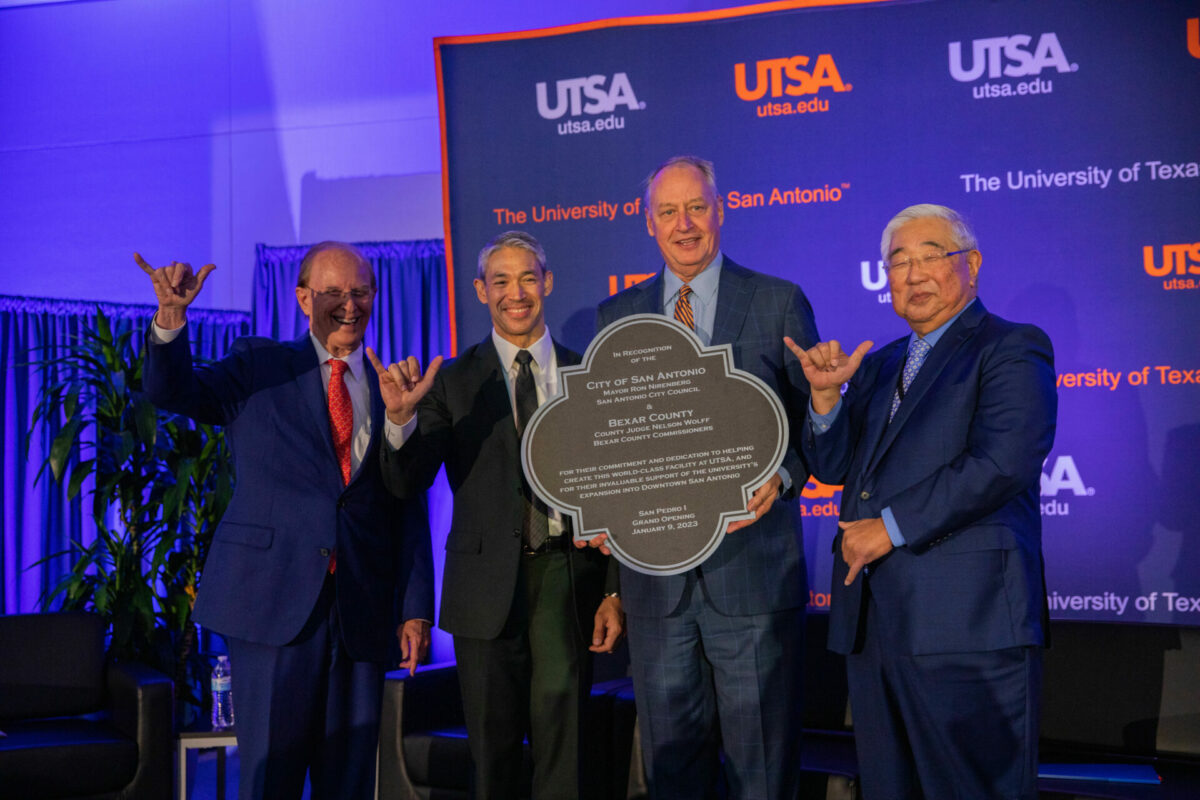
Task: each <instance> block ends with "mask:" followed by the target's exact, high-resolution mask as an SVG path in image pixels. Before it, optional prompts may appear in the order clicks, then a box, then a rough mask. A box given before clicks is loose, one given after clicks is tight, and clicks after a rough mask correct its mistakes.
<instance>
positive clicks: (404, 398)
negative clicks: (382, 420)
mask: <svg viewBox="0 0 1200 800" xmlns="http://www.w3.org/2000/svg"><path fill="white" fill-rule="evenodd" d="M367 358H368V359H370V361H371V365H372V366H373V367H375V372H376V373H377V374H378V375H379V393H380V395H382V396H383V405H384V406H385V407H386V408H387V415H388V419H389V420H391V421H392V422H393V423H395V424H396V425H403V424H404V423H406V422H408V421H409V420H410V419H412V415H413V414H414V413H415V412H416V410H417V403H418V402H420V400H421V398H422V397H424V396H425V395H426V394H428V393H429V389H430V387H432V386H433V378H434V376H435V375H437V371H438V368H439V367H441V366H442V357H441V356H437V357H436V358H434V359H433V360H432V361H430V362H429V368H428V369H427V370H426V371H425V373H424V375H422V374H421V362H419V361H417V357H416V356H409V357H408V358H407V359H405V360H404V361H401V362H399V363H396V364H392V365H390V366H387V367H385V366H384V365H383V362H382V361H380V360H379V356H377V355H376V354H375V351H374V350H372V349H371V348H370V347H368V348H367Z"/></svg>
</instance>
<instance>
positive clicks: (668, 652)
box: [629, 572, 804, 800]
mask: <svg viewBox="0 0 1200 800" xmlns="http://www.w3.org/2000/svg"><path fill="white" fill-rule="evenodd" d="M803 624H804V609H802V608H797V609H789V610H787V611H778V612H775V613H771V614H755V615H750V616H740V617H727V616H724V615H723V614H721V613H719V612H718V611H717V610H716V609H715V608H713V606H712V603H711V602H710V601H709V599H708V597H707V595H706V593H705V592H704V585H703V580H702V579H698V578H697V573H695V572H693V573H691V574H689V576H688V584H687V588H686V589H685V590H684V596H683V599H682V600H681V601H680V605H679V608H678V609H676V610H675V611H674V612H673V613H672V614H670V615H669V616H666V617H630V618H629V658H630V663H631V666H632V671H633V687H634V697H635V701H636V704H637V714H638V725H639V726H640V731H641V736H642V754H643V757H644V758H645V762H646V771H647V776H646V777H647V779H648V781H649V783H650V796H651V797H652V798H654V800H668V799H669V798H677V799H678V800H700V799H701V798H709V797H713V796H715V793H716V787H717V782H718V778H719V769H720V763H719V761H718V756H717V748H718V746H720V747H721V749H723V750H724V753H725V763H724V766H725V778H726V781H727V783H728V786H729V796H730V798H733V800H794V798H795V797H796V793H797V791H798V784H799V776H800V757H799V755H800V751H799V747H800V732H801V725H802V721H801V715H800V707H801V685H802V684H801V674H800V670H801V664H802V663H803V658H802V652H803V651H802V645H803V638H804V628H803Z"/></svg>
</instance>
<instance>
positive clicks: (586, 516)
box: [521, 314, 788, 575]
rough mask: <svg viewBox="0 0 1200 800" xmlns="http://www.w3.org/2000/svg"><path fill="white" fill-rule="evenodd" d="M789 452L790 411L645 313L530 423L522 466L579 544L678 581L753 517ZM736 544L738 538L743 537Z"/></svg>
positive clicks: (588, 359)
mask: <svg viewBox="0 0 1200 800" xmlns="http://www.w3.org/2000/svg"><path fill="white" fill-rule="evenodd" d="M787 443H788V422H787V416H786V414H785V413H784V409H783V404H782V403H781V402H780V401H779V398H778V397H776V396H775V393H774V392H773V391H771V389H770V388H768V387H767V385H766V384H764V383H763V382H762V381H761V380H759V379H758V378H757V377H755V376H754V375H751V374H750V373H748V372H743V371H741V370H739V369H736V368H735V367H734V365H733V351H732V349H731V347H730V346H729V345H727V344H726V345H721V346H716V347H705V346H704V345H702V344H701V343H700V340H699V339H698V338H697V337H696V335H695V334H694V333H693V332H692V331H690V330H689V329H687V328H685V327H684V326H682V325H680V324H679V323H677V322H675V321H674V320H673V319H671V318H669V317H665V316H662V315H659V314H638V315H635V316H631V317H626V318H624V319H621V320H618V321H616V322H614V323H613V324H611V325H609V326H608V327H606V328H605V329H604V330H602V331H601V332H600V333H599V334H598V335H597V336H596V338H595V339H594V340H593V341H592V343H591V344H590V345H589V346H588V349H587V353H586V354H585V355H584V358H583V363H582V364H580V365H578V366H574V367H565V368H563V369H561V370H560V371H559V394H558V396H556V397H554V398H552V399H551V400H550V401H549V402H546V403H543V404H542V406H541V407H540V408H538V410H537V412H536V413H535V414H534V415H533V417H532V419H531V420H530V421H529V425H528V427H527V429H526V432H525V436H524V438H523V440H522V443H521V463H522V466H523V468H524V470H525V475H526V477H527V478H528V479H529V484H530V486H532V487H533V490H534V492H536V493H537V495H538V496H539V497H541V498H542V500H544V501H545V502H546V503H547V504H548V505H550V506H552V507H554V508H557V509H559V510H560V511H562V512H563V513H565V514H568V515H570V516H571V517H572V519H573V520H574V523H575V538H576V539H590V538H592V537H593V536H595V535H597V534H599V533H606V534H608V542H607V544H608V545H609V547H610V548H611V549H612V552H613V555H614V556H615V557H616V558H617V559H618V560H620V561H621V563H623V564H625V565H626V566H628V567H630V568H631V569H635V570H638V571H639V572H644V573H647V574H657V575H674V574H676V573H679V572H684V571H686V570H689V569H691V568H693V567H695V566H696V565H698V564H700V563H701V562H703V561H704V560H705V559H706V558H708V557H709V556H710V555H712V553H713V552H714V551H715V550H716V549H717V547H718V546H719V545H720V544H721V540H722V538H723V537H724V535H725V528H726V526H727V525H728V524H729V523H731V522H734V521H736V520H742V519H749V518H752V516H753V515H752V514H749V513H748V512H747V511H746V504H747V503H748V502H749V500H750V496H751V494H752V493H753V491H754V489H756V488H757V487H759V486H760V485H762V484H763V483H764V482H765V481H766V479H767V478H768V477H770V476H771V475H772V474H774V472H775V471H776V470H777V469H778V468H779V464H780V463H781V462H782V461H783V456H784V452H785V448H786V447H787ZM732 535H734V536H736V535H737V534H736V533H734V534H732Z"/></svg>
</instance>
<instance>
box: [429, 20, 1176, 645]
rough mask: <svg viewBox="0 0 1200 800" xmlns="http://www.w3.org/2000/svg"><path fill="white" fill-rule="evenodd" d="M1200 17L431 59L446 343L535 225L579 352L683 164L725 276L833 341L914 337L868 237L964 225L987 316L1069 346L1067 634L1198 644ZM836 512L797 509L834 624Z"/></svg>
mask: <svg viewBox="0 0 1200 800" xmlns="http://www.w3.org/2000/svg"><path fill="white" fill-rule="evenodd" d="M796 5H797V6H800V5H807V4H801V3H797V4H796ZM774 7H776V8H778V4H775V6H774ZM1197 11H1198V10H1197V7H1196V5H1195V3H1194V2H1183V1H1182V0H1146V1H1145V2H1138V3H1112V2H1100V1H1097V0H1055V1H1054V2H1042V3H1028V2H1022V1H1021V0H986V1H985V0H978V1H977V2H964V1H963V0H953V2H951V1H950V0H929V1H928V2H877V3H864V4H847V5H837V4H831V5H827V6H825V7H814V8H810V7H804V8H794V9H791V10H786V11H776V12H770V13H755V12H753V11H752V10H748V11H747V13H745V14H742V15H729V14H728V13H727V12H710V13H700V14H693V15H686V16H679V17H674V18H659V19H648V18H645V19H639V20H635V21H609V22H600V23H589V24H585V25H579V26H573V27H571V28H567V29H558V30H549V31H535V32H525V33H521V34H509V35H501V36H494V37H462V38H449V39H440V40H438V41H437V42H436V46H435V50H436V54H437V58H438V65H439V86H440V88H441V102H442V114H443V137H444V154H445V159H446V164H447V168H446V171H445V181H446V192H445V198H446V214H447V221H448V236H449V239H448V244H449V245H450V247H449V250H450V252H451V253H452V255H453V260H452V266H451V269H452V273H453V290H454V297H456V298H457V306H456V307H455V312H454V322H455V326H456V341H457V342H458V344H459V346H460V347H461V346H464V345H466V344H470V343H472V342H475V341H478V340H479V339H481V338H482V337H483V336H484V335H486V333H487V331H488V328H489V321H488V316H487V314H486V313H485V311H484V310H483V309H482V308H478V307H476V302H475V298H474V291H473V289H472V288H471V279H472V278H473V277H474V270H475V267H474V262H475V256H476V254H477V253H478V251H479V248H480V247H481V246H482V245H483V243H484V242H485V241H487V240H488V239H489V238H490V237H492V236H493V235H495V234H496V233H498V232H499V231H502V230H506V229H509V228H521V229H525V230H528V231H530V232H532V233H533V234H534V235H536V236H537V237H538V238H539V239H540V240H541V241H542V243H543V244H544V245H545V247H546V251H547V254H548V256H549V261H550V266H551V268H552V269H553V270H554V272H555V276H556V280H555V289H554V294H553V296H552V297H551V298H550V300H549V301H548V309H549V311H548V314H549V318H550V322H551V328H552V330H553V332H554V334H555V335H556V336H557V337H558V338H560V339H562V340H563V341H565V342H566V343H567V344H568V345H570V346H573V347H575V348H577V349H582V348H583V347H585V346H586V345H587V343H588V341H589V340H590V337H591V333H592V329H593V324H594V309H595V306H596V304H597V302H599V301H600V300H601V299H602V298H603V297H605V296H606V295H608V294H610V293H611V292H613V291H615V290H617V289H619V288H624V287H625V286H626V285H629V284H630V283H631V282H636V281H637V280H640V279H641V277H642V276H644V275H645V274H646V273H651V272H653V271H655V270H657V269H659V268H660V267H661V260H660V258H659V257H658V253H657V250H656V248H655V246H654V242H653V240H652V239H650V238H649V236H648V235H647V233H646V227H645V221H644V217H643V214H642V209H641V201H640V199H639V196H640V193H641V181H642V179H643V178H644V177H645V175H646V174H647V173H648V172H649V171H650V170H651V169H652V168H653V167H654V166H655V165H656V164H658V163H660V162H661V161H663V160H664V159H666V158H668V157H670V156H672V155H676V154H679V153H693V154H696V155H700V156H703V157H706V158H709V159H711V160H713V161H714V162H715V164H716V167H717V179H718V186H719V189H720V190H721V191H722V192H723V194H724V196H725V204H726V205H725V208H726V216H725V226H724V229H723V234H722V245H723V249H724V250H725V252H727V253H729V254H730V255H731V256H732V257H733V258H735V259H736V260H738V261H739V262H741V263H744V264H747V265H749V266H751V267H753V268H755V269H758V270H762V271H764V272H770V273H774V274H776V275H781V276H784V277H787V278H789V279H791V280H794V281H796V282H797V283H798V284H800V285H801V286H802V287H803V289H804V290H805V292H806V293H807V295H808V297H809V298H810V300H811V301H812V303H813V305H814V307H815V309H816V312H817V322H818V325H819V327H820V331H821V333H822V337H823V338H826V339H828V338H837V339H840V340H843V341H850V342H853V343H857V342H858V341H860V340H862V339H866V338H872V339H874V340H875V341H876V342H880V343H883V342H887V341H889V340H891V339H893V338H895V337H897V336H900V335H902V334H903V333H905V332H906V331H907V328H906V326H905V325H904V323H903V321H902V320H900V319H899V318H897V317H896V316H895V314H894V313H893V312H892V310H891V306H890V298H889V296H888V294H887V291H886V280H885V278H884V276H883V273H882V270H881V267H880V263H879V237H880V233H881V231H882V229H883V226H884V225H885V223H886V222H887V221H888V219H889V218H890V217H891V216H892V215H893V214H894V213H895V212H896V211H899V210H900V209H901V208H903V207H905V206H907V205H910V204H913V203H918V202H934V203H942V204H945V205H948V206H951V207H954V208H956V209H958V210H960V211H961V212H963V213H965V214H966V215H967V216H968V217H969V218H970V219H971V220H972V221H973V222H974V224H975V226H976V229H977V232H978V234H979V240H980V247H981V250H982V252H983V256H984V259H983V268H982V272H981V296H982V297H983V299H984V300H985V302H986V303H987V305H988V307H989V309H991V310H993V311H996V312H997V313H1000V314H1001V315H1003V316H1006V317H1009V318H1011V319H1015V320H1022V321H1029V322H1034V323H1036V324H1038V325H1040V326H1042V327H1043V328H1044V329H1045V330H1046V331H1047V332H1048V333H1049V334H1050V336H1051V337H1052V339H1053V340H1054V343H1055V349H1056V360H1057V368H1058V370H1059V396H1060V413H1059V429H1058V438H1057V441H1056V443H1055V447H1054V450H1053V451H1052V453H1051V455H1050V457H1049V458H1048V459H1047V461H1046V464H1045V467H1044V474H1043V478H1042V513H1043V520H1044V523H1045V552H1046V557H1047V577H1048V583H1049V591H1050V602H1051V608H1052V613H1053V614H1054V616H1056V617H1064V618H1089V619H1115V620H1130V621H1133V620H1142V621H1156V622H1175V623H1189V624H1200V491H1197V489H1198V487H1200V458H1197V456H1196V453H1197V451H1198V450H1200V359H1198V357H1197V352H1198V348H1197V344H1198V342H1200V241H1197V239H1200V164H1198V162H1200V102H1198V99H1200V21H1198V20H1197V17H1200V14H1198V13H1197ZM839 500H840V496H839V494H838V492H837V491H836V490H835V489H834V488H833V487H824V486H819V485H816V484H812V483H810V484H809V486H808V487H807V488H806V491H805V501H804V508H805V512H806V514H807V515H808V516H810V517H811V519H810V520H809V522H810V523H811V524H809V525H808V526H807V533H806V535H807V539H806V548H807V552H808V557H809V569H810V571H811V573H812V574H811V578H812V580H811V585H812V586H814V587H816V588H814V592H813V596H812V604H813V605H814V606H818V607H819V606H821V605H823V604H824V603H826V602H827V599H828V598H827V594H826V591H827V587H828V583H829V572H830V566H831V555H830V544H831V540H832V536H833V533H834V530H835V526H834V524H833V519H834V518H835V517H836V515H837V507H838V502H839Z"/></svg>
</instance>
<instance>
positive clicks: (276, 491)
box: [135, 242, 433, 800]
mask: <svg viewBox="0 0 1200 800" xmlns="http://www.w3.org/2000/svg"><path fill="white" fill-rule="evenodd" d="M135 258H136V259H137V262H138V264H139V266H141V268H142V270H143V271H145V272H146V273H147V274H148V275H149V276H150V279H151V282H152V284H153V286H154V292H155V295H156V297H157V299H158V311H157V313H156V314H155V318H154V325H153V328H152V330H151V331H150V332H149V334H148V336H147V349H146V368H145V388H146V393H147V395H148V396H149V398H150V400H151V401H152V402H154V403H155V404H156V405H158V406H160V407H162V408H165V409H168V410H170V411H174V412H177V413H180V414H184V415H186V416H189V417H192V418H193V419H196V420H199V421H202V422H209V423H214V424H219V425H224V426H225V431H226V435H227V436H228V437H229V438H230V441H231V442H232V449H233V453H234V458H235V459H236V466H237V486H236V488H235V489H234V494H233V499H232V500H231V501H230V504H229V508H228V509H227V510H226V512H225V516H224V519H222V521H221V524H220V526H219V527H218V528H217V530H216V533H215V535H214V537H213V543H212V550H211V551H210V552H209V555H208V561H207V562H206V563H205V565H204V573H203V576H202V577H201V580H200V592H199V596H198V597H197V599H196V609H195V614H196V619H197V620H198V621H199V622H200V623H201V624H203V625H204V626H205V627H207V628H209V629H211V630H214V631H217V632H218V633H221V634H223V635H224V636H225V637H226V640H227V641H228V644H229V651H230V660H231V663H232V665H233V686H234V697H235V713H236V730H237V741H238V753H239V756H240V763H241V779H240V790H239V792H238V796H239V797H242V798H299V797H300V796H301V794H302V792H303V789H304V781H305V776H306V774H307V776H308V778H309V780H310V783H311V787H312V793H311V796H312V797H313V798H314V799H316V798H329V799H331V800H332V799H334V798H337V800H341V799H342V798H360V800H368V799H369V798H372V797H373V796H374V788H375V751H376V743H377V741H378V734H379V715H380V703H381V698H382V692H383V673H384V670H385V669H386V666H387V664H386V662H387V661H388V659H389V657H390V656H391V654H392V652H393V650H394V649H395V648H394V645H395V640H394V639H393V638H392V637H393V636H394V635H398V636H399V638H400V649H401V653H402V658H403V664H402V666H404V667H407V668H408V669H410V670H413V671H415V670H416V668H417V663H418V661H420V660H421V658H423V657H424V654H425V650H426V648H427V647H428V644H429V628H430V622H429V621H430V620H432V619H433V570H432V566H431V563H432V560H431V557H430V543H429V528H428V522H427V520H426V518H425V509H424V505H423V504H422V503H420V502H419V501H413V502H410V503H407V504H405V505H403V506H402V505H401V504H400V503H399V502H398V501H396V500H395V499H393V498H392V497H391V495H390V494H388V492H387V490H386V489H385V488H384V486H383V482H382V479H381V476H380V468H379V456H378V453H379V441H380V433H381V431H382V429H383V423H384V407H383V400H382V399H381V396H380V393H379V379H378V377H377V376H376V373H375V370H374V369H372V368H371V366H370V364H368V363H367V360H366V358H365V356H364V353H363V336H364V334H365V333H366V327H367V322H368V320H370V318H371V311H372V309H373V308H374V301H375V273H374V271H373V270H372V268H371V264H370V262H369V261H367V260H366V258H364V257H363V255H362V253H360V252H359V251H358V249H357V248H355V247H353V246H352V245H348V244H343V243H341V242H322V243H321V244H318V245H315V246H313V247H312V248H311V249H310V250H309V251H308V253H307V254H306V255H305V257H304V261H303V262H302V265H301V270H300V277H299V281H298V285H297V287H296V301H297V302H298V303H299V304H300V309H301V310H302V311H303V312H304V314H305V316H307V317H308V320H309V330H307V331H306V332H305V333H304V334H303V335H302V336H301V337H300V338H299V339H297V340H295V341H293V342H276V341H274V340H271V339H265V338H261V337H245V338H242V339H238V340H237V341H236V342H234V344H233V348H232V350H231V352H230V353H229V355H227V356H226V357H225V358H223V359H221V360H220V361H218V362H216V363H214V364H208V365H203V366H197V365H193V363H192V358H191V352H190V350H189V348H188V335H187V325H186V323H187V310H188V306H190V305H191V303H192V302H193V301H194V300H195V298H196V295H197V294H198V293H199V292H200V289H201V288H202V287H203V285H204V281H205V279H206V278H207V277H208V275H209V274H210V273H211V272H212V270H213V269H214V267H213V266H212V265H211V264H209V265H206V266H205V267H203V268H202V269H200V270H199V271H198V272H193V270H192V268H191V266H189V265H188V264H184V263H179V262H174V261H173V262H171V263H170V264H168V265H167V266H165V267H161V268H159V269H154V268H152V267H151V266H150V265H149V264H147V263H146V262H145V261H144V260H142V258H141V256H135ZM397 591H399V592H401V594H400V595H399V597H400V598H402V600H401V601H400V603H401V606H402V610H403V611H402V618H403V619H404V620H406V621H405V622H404V623H403V625H401V626H400V627H399V629H397V628H396V626H395V623H394V620H393V613H394V611H393V603H394V601H395V599H396V597H397V595H396V592H397Z"/></svg>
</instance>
